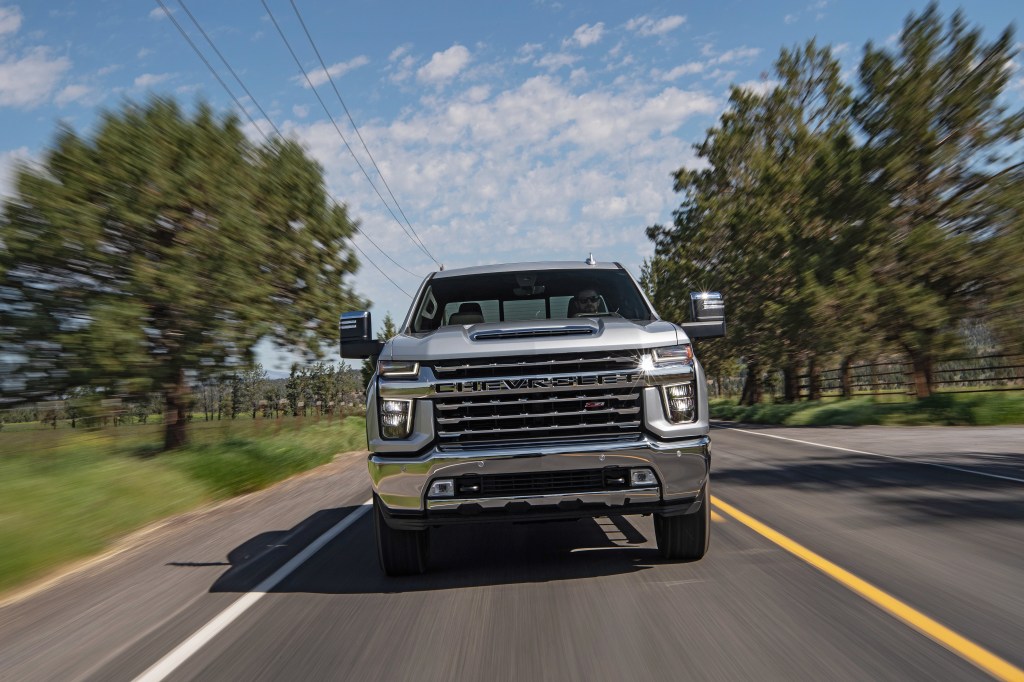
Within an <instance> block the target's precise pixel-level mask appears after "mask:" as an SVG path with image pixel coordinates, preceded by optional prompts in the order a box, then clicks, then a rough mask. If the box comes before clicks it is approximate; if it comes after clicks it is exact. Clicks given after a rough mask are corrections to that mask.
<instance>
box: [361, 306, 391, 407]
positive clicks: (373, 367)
mask: <svg viewBox="0 0 1024 682" xmlns="http://www.w3.org/2000/svg"><path fill="white" fill-rule="evenodd" d="M397 333H398V328H397V327H395V321H394V320H393V319H392V318H391V313H390V312H388V313H385V314H384V323H383V325H382V326H381V328H380V332H379V333H378V334H377V338H378V339H380V340H381V341H387V340H388V339H390V338H391V337H393V336H394V335H395V334H397ZM361 371H362V377H363V388H364V389H365V388H366V387H367V386H369V385H370V379H372V378H373V373H374V372H376V371H377V358H376V357H372V358H366V359H365V360H363V365H362V369H361Z"/></svg>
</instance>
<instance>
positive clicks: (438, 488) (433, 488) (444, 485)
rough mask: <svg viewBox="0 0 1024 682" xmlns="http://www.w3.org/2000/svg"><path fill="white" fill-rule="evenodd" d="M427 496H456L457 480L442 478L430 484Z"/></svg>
mask: <svg viewBox="0 0 1024 682" xmlns="http://www.w3.org/2000/svg"><path fill="white" fill-rule="evenodd" d="M427 497H455V480H454V479H451V478H441V479H438V480H436V481H434V482H433V483H431V484H430V492H428V493H427Z"/></svg>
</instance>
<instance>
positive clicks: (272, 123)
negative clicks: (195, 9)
mask: <svg viewBox="0 0 1024 682" xmlns="http://www.w3.org/2000/svg"><path fill="white" fill-rule="evenodd" d="M178 4H179V5H181V8H182V9H183V10H185V14H187V15H188V18H189V19H191V20H192V23H193V24H195V26H196V28H197V29H199V32H200V33H201V34H203V38H205V39H206V42H207V43H209V45H210V47H211V48H212V49H213V51H214V53H216V55H217V56H218V57H219V58H220V61H221V63H222V64H224V66H225V67H226V68H227V70H228V71H229V72H231V75H232V76H234V78H235V81H236V82H237V83H238V85H239V86H240V87H241V88H242V91H243V92H244V93H245V94H246V96H248V98H249V101H251V102H252V103H253V104H254V105H255V106H256V108H257V109H258V110H259V112H260V113H261V114H263V119H264V120H265V121H266V122H267V123H269V124H270V127H271V128H273V129H274V132H275V133H277V136H278V137H281V138H283V137H284V136H283V135H282V134H281V131H280V130H278V129H277V126H276V125H274V122H273V121H272V120H271V119H270V116H268V115H267V112H265V111H263V107H261V106H260V103H259V102H257V101H256V98H255V97H253V96H252V93H251V92H249V88H247V87H245V83H243V82H242V79H241V78H239V77H238V74H237V73H235V70H234V69H232V68H231V65H230V64H228V60H227V59H225V58H224V55H222V54H221V53H220V50H218V49H217V46H216V45H214V44H213V40H211V39H210V36H208V35H207V34H206V31H204V30H203V27H202V26H201V25H200V24H199V22H198V21H197V20H196V18H195V16H194V15H193V14H192V12H191V11H190V10H189V8H188V6H186V5H185V2H184V0H178ZM261 132H262V131H261Z"/></svg>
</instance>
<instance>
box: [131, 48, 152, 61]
mask: <svg viewBox="0 0 1024 682" xmlns="http://www.w3.org/2000/svg"><path fill="white" fill-rule="evenodd" d="M151 54H153V50H151V49H149V48H148V47H144V48H142V49H140V50H139V51H138V52H136V53H135V58H136V59H144V58H146V57H148V56H149V55H151Z"/></svg>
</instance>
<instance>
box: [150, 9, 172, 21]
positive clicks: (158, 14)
mask: <svg viewBox="0 0 1024 682" xmlns="http://www.w3.org/2000/svg"><path fill="white" fill-rule="evenodd" d="M175 11H176V10H175V9H174V8H173V7H168V8H167V12H164V8H163V7H154V8H153V9H151V10H149V18H150V19H155V20H158V21H159V20H160V19H163V18H164V17H166V16H167V13H168V12H169V13H170V14H174V12H175Z"/></svg>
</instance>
